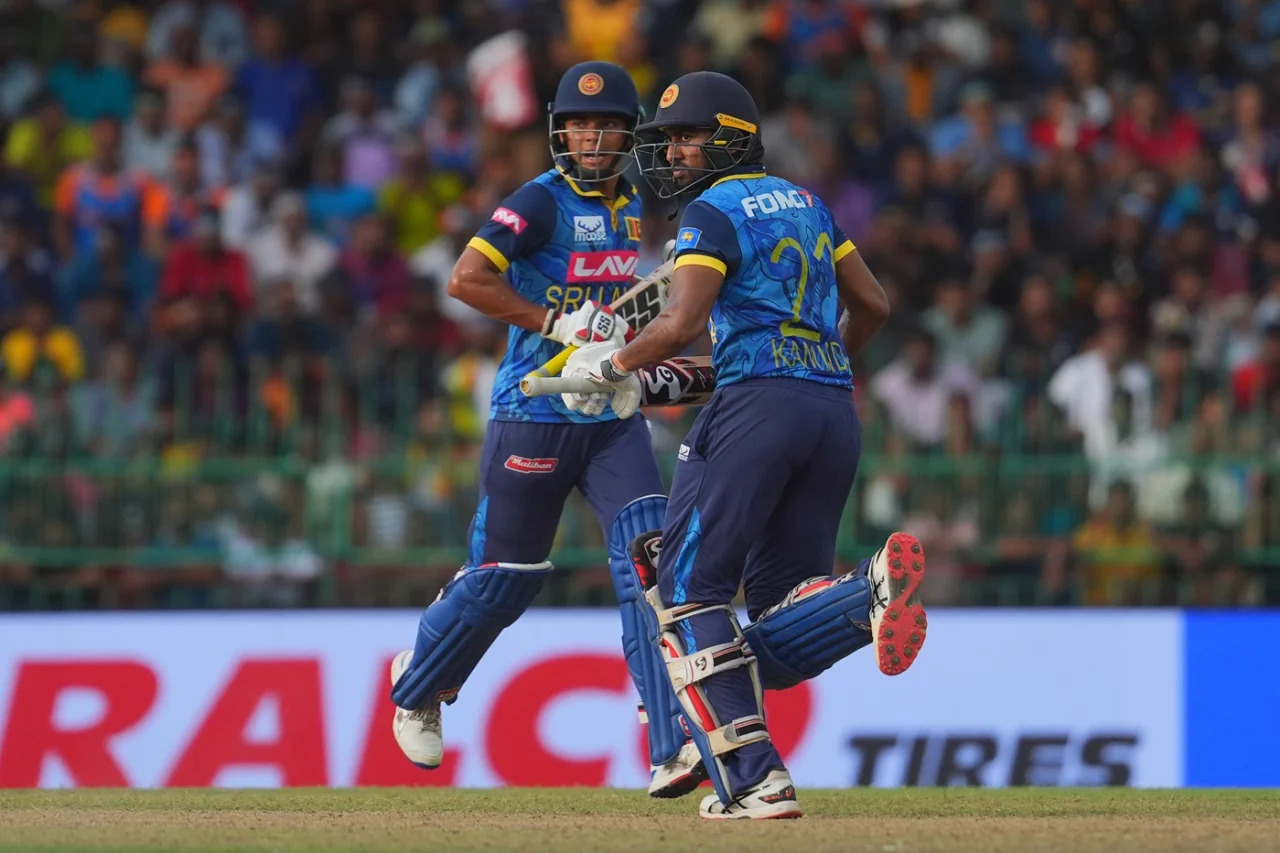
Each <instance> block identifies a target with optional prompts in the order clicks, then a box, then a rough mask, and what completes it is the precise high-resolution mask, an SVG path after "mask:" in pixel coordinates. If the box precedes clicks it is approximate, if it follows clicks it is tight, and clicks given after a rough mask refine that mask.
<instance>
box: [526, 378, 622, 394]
mask: <svg viewBox="0 0 1280 853" xmlns="http://www.w3.org/2000/svg"><path fill="white" fill-rule="evenodd" d="M520 390H521V391H522V392H523V393H524V395H525V396H526V397H536V396H539V395H542V394H595V393H598V392H604V391H608V390H609V389H608V388H607V387H606V386H603V385H600V384H599V383H596V382H592V381H591V380H590V379H588V378H587V377H585V376H578V377H573V378H570V377H567V376H538V375H537V373H536V372H535V373H530V374H529V375H528V376H526V377H525V378H524V379H521V380H520Z"/></svg>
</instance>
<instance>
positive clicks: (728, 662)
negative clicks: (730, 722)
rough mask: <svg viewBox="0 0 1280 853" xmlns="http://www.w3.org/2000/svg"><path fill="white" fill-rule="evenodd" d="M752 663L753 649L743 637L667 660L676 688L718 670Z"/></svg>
mask: <svg viewBox="0 0 1280 853" xmlns="http://www.w3.org/2000/svg"><path fill="white" fill-rule="evenodd" d="M749 663H751V649H750V648H749V647H748V646H747V644H746V641H745V640H743V639H742V638H741V637H739V638H738V639H736V640H734V641H733V642H731V643H721V644H720V645H718V646H711V647H709V648H706V649H702V650H701V651H697V652H694V653H693V654H691V655H683V656H681V657H678V658H675V659H673V660H669V661H667V674H668V675H670V676H671V684H672V686H673V687H675V689H676V690H683V689H684V688H685V687H686V686H687V685H690V684H697V683H698V682H699V681H702V680H703V679H704V678H708V677H710V676H712V675H714V674H715V673H717V672H726V671H728V670H731V669H737V668H738V667H740V666H746V665H747V664H749Z"/></svg>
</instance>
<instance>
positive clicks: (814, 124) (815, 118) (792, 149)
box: [760, 95, 835, 186]
mask: <svg viewBox="0 0 1280 853" xmlns="http://www.w3.org/2000/svg"><path fill="white" fill-rule="evenodd" d="M760 133H761V135H762V137H763V138H764V144H765V145H766V146H771V145H772V148H771V149H770V150H776V151H778V154H777V155H776V156H772V157H770V160H769V168H770V170H772V171H773V173H774V174H777V175H779V176H781V177H785V178H786V179H787V180H790V181H794V182H795V183H797V184H800V185H801V186H814V185H815V179H816V177H817V175H816V173H815V171H814V169H813V165H814V160H815V159H816V152H817V149H818V148H820V147H821V146H824V145H825V146H830V145H832V144H833V143H834V142H835V128H833V127H832V126H831V124H830V123H829V122H828V121H827V120H826V118H825V117H822V116H820V115H819V113H818V111H817V110H815V109H814V106H813V103H812V102H810V101H809V99H808V96H807V95H798V96H795V97H793V98H791V99H790V100H789V101H788V102H787V106H786V107H785V108H784V109H783V111H782V113H781V114H780V115H777V116H774V117H766V118H765V119H764V120H763V121H762V122H761V129H760ZM783 139H785V140H787V144H786V145H782V144H779V143H781V141H782V140H783Z"/></svg>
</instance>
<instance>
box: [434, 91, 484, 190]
mask: <svg viewBox="0 0 1280 853" xmlns="http://www.w3.org/2000/svg"><path fill="white" fill-rule="evenodd" d="M422 139H423V141H424V142H425V143H426V146H427V159H429V160H430V161H431V163H432V164H433V165H434V166H435V168H437V169H439V170H440V171H442V172H452V173H453V174H455V175H457V176H458V177H460V178H463V179H464V180H470V179H472V178H473V177H474V168H473V166H472V161H473V160H474V159H475V155H476V136H475V132H474V131H473V130H472V129H471V127H470V126H469V125H468V122H467V109H466V99H465V96H464V94H463V92H462V91H461V90H459V89H457V88H453V87H450V88H446V89H442V90H441V91H440V94H439V95H438V96H436V107H435V111H434V112H433V113H432V115H431V116H430V117H428V118H427V121H426V123H425V124H423V126H422Z"/></svg>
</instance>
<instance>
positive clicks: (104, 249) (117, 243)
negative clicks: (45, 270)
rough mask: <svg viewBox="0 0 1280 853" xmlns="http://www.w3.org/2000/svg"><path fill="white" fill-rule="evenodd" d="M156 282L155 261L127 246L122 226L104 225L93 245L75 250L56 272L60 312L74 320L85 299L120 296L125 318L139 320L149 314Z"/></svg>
mask: <svg viewBox="0 0 1280 853" xmlns="http://www.w3.org/2000/svg"><path fill="white" fill-rule="evenodd" d="M158 280H159V270H158V269H157V266H156V262H155V260H154V259H153V258H152V257H150V256H149V255H147V253H145V252H143V251H142V249H141V248H140V247H138V246H130V245H129V242H128V239H127V235H126V234H125V229H124V228H123V226H121V225H119V224H118V223H111V222H106V223H103V225H102V226H101V227H100V228H99V229H98V230H97V232H96V234H95V237H94V241H93V244H92V245H91V246H84V247H81V248H78V249H77V250H76V254H75V255H74V256H73V257H72V258H71V261H70V262H69V263H67V264H66V265H65V266H63V268H62V269H61V270H60V271H59V275H58V295H59V303H60V306H61V312H60V313H61V314H62V316H63V317H64V318H67V319H75V318H77V317H79V314H80V306H81V305H82V303H84V301H85V300H87V299H96V298H98V297H100V296H103V295H105V294H108V293H119V294H120V295H121V297H122V299H123V301H124V304H125V306H126V311H127V314H128V316H129V317H130V318H132V321H135V322H136V321H139V320H141V319H142V318H143V317H145V316H147V315H148V314H149V313H150V312H149V309H150V307H151V302H152V300H153V299H154V298H155V294H156V288H157V283H158Z"/></svg>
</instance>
